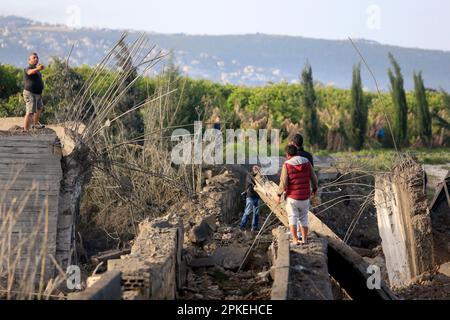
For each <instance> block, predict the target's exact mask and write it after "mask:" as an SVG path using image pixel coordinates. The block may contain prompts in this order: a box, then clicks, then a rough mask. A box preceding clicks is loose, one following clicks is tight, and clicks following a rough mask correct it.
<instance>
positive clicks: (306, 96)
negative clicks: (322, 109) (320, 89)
mask: <svg viewBox="0 0 450 320" xmlns="http://www.w3.org/2000/svg"><path fill="white" fill-rule="evenodd" d="M302 85H303V107H304V115H303V132H304V136H305V140H306V141H307V142H308V143H309V144H310V145H318V144H319V143H320V141H321V139H320V137H321V131H320V130H319V119H318V117H317V111H316V100H317V97H316V93H315V91H314V81H313V76H312V68H311V65H310V64H309V63H306V65H305V68H304V69H303V71H302Z"/></svg>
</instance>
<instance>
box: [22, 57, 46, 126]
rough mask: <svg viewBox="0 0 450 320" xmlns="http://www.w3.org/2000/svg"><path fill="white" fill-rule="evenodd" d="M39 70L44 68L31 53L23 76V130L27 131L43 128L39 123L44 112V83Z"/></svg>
mask: <svg viewBox="0 0 450 320" xmlns="http://www.w3.org/2000/svg"><path fill="white" fill-rule="evenodd" d="M41 70H44V66H43V65H42V64H39V57H38V55H37V53H36V52H33V53H31V54H30V56H29V57H28V67H26V68H25V69H24V75H23V82H24V83H23V87H24V90H23V98H24V100H25V105H26V112H25V119H24V124H23V128H24V130H25V131H28V130H29V129H30V124H31V123H32V124H31V128H33V129H42V128H44V127H45V126H44V125H42V124H41V123H40V122H39V119H40V117H41V113H42V111H43V110H44V104H43V103H42V96H41V95H42V91H44V81H42V75H41Z"/></svg>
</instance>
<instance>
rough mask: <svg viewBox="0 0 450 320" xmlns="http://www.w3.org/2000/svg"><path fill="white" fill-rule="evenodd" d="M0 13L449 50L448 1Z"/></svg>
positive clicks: (0, 3) (87, 2) (282, 1)
mask: <svg viewBox="0 0 450 320" xmlns="http://www.w3.org/2000/svg"><path fill="white" fill-rule="evenodd" d="M0 14H1V15H11V14H14V15H19V16H24V17H27V18H32V19H35V20H38V21H44V22H51V23H64V24H69V25H71V26H86V27H106V28H113V29H135V30H146V31H155V32H161V33H188V34H245V33H256V32H260V33H267V34H283V35H298V36H305V37H314V38H324V39H346V38H347V37H348V36H351V37H354V38H365V39H370V40H375V41H378V42H381V43H386V44H393V45H399V46H406V47H419V48H427V49H440V50H447V51H450V1H448V0H427V1H423V0H422V1H419V0H372V1H367V0H271V1H269V0H159V1H153V0H147V1H145V0H120V1H112V0H109V1H108V0H70V1H63V0H19V1H11V0H0Z"/></svg>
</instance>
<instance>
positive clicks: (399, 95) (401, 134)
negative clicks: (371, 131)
mask: <svg viewBox="0 0 450 320" xmlns="http://www.w3.org/2000/svg"><path fill="white" fill-rule="evenodd" d="M389 60H390V61H391V65H392V68H393V70H392V69H389V70H388V75H389V80H390V82H391V96H392V102H393V105H394V116H393V120H394V121H393V131H394V137H395V140H396V143H397V146H398V147H406V146H407V145H408V105H407V103H406V94H405V89H404V86H403V76H402V73H401V69H400V66H399V64H398V63H397V61H396V60H395V58H394V56H393V55H392V54H391V53H389Z"/></svg>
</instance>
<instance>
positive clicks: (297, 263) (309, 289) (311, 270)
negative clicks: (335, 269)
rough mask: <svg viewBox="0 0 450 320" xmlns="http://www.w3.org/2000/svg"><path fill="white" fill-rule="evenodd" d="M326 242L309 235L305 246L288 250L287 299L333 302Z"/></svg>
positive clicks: (313, 234)
mask: <svg viewBox="0 0 450 320" xmlns="http://www.w3.org/2000/svg"><path fill="white" fill-rule="evenodd" d="M327 247H328V244H327V241H326V240H325V239H321V238H319V237H318V236H317V235H316V234H315V233H313V232H312V233H311V234H310V236H309V238H308V243H307V244H302V245H299V246H296V247H293V248H291V250H290V275H289V294H288V299H294V300H333V292H332V286H331V281H330V276H329V274H328V257H327Z"/></svg>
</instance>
